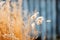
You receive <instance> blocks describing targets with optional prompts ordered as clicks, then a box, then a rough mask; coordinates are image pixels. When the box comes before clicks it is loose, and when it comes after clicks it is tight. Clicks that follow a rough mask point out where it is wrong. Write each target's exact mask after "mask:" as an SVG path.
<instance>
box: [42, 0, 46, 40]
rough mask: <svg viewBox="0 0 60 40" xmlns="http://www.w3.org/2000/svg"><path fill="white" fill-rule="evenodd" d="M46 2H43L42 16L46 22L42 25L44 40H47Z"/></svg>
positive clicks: (43, 0)
mask: <svg viewBox="0 0 60 40" xmlns="http://www.w3.org/2000/svg"><path fill="white" fill-rule="evenodd" d="M45 5H46V4H45V0H41V16H43V17H44V21H43V23H42V40H45V37H46V22H45V18H46V12H45V11H46V10H45V8H46V6H45Z"/></svg>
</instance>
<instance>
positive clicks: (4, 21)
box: [0, 0, 23, 40]
mask: <svg viewBox="0 0 60 40" xmlns="http://www.w3.org/2000/svg"><path fill="white" fill-rule="evenodd" d="M19 2H21V3H20V8H21V4H22V0H20V1H19ZM12 5H13V8H14V9H13V12H11V10H10V3H9V0H6V3H5V4H4V5H3V7H1V9H0V40H23V38H22V37H23V36H22V30H21V29H22V26H23V21H22V17H21V15H20V14H21V12H20V11H19V9H18V11H17V8H16V4H12ZM20 10H21V9H20ZM12 33H13V34H14V35H13V37H15V38H17V39H14V38H13V37H12V38H11V37H3V35H5V34H7V35H8V34H12ZM8 36H9V35H8Z"/></svg>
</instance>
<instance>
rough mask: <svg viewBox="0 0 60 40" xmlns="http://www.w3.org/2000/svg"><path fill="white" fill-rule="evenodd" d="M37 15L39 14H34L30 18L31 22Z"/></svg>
mask: <svg viewBox="0 0 60 40" xmlns="http://www.w3.org/2000/svg"><path fill="white" fill-rule="evenodd" d="M38 14H39V12H36V13H34V15H32V16H31V19H32V20H34V19H36V17H37V15H38Z"/></svg>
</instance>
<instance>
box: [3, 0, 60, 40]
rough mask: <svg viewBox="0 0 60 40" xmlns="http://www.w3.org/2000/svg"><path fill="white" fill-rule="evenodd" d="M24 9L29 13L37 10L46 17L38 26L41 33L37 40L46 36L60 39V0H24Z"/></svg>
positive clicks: (55, 39)
mask: <svg viewBox="0 0 60 40" xmlns="http://www.w3.org/2000/svg"><path fill="white" fill-rule="evenodd" d="M2 1H5V0H2ZM17 1H18V0H11V2H17ZM22 10H23V11H24V10H25V11H28V12H29V13H27V14H33V12H34V11H35V10H36V11H37V12H39V16H42V17H44V22H43V23H42V25H40V28H38V30H39V29H41V30H40V31H39V32H41V34H39V37H38V38H37V39H36V40H40V39H41V40H44V37H45V38H46V40H60V0H23V1H22ZM22 14H23V13H22ZM26 17H27V16H26ZM46 21H47V22H46Z"/></svg>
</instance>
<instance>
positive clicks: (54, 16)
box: [52, 0, 56, 40]
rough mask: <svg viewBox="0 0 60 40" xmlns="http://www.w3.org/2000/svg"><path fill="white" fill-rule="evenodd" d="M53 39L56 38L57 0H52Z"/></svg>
mask: <svg viewBox="0 0 60 40" xmlns="http://www.w3.org/2000/svg"><path fill="white" fill-rule="evenodd" d="M52 22H53V40H56V0H52Z"/></svg>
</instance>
